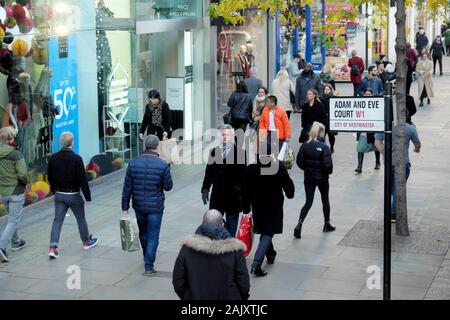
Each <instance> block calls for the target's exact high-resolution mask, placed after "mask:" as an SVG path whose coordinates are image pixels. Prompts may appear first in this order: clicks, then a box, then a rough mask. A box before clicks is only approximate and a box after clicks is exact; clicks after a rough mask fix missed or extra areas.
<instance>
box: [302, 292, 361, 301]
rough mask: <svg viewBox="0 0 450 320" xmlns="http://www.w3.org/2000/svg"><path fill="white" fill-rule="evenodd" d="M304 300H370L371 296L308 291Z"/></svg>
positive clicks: (303, 297)
mask: <svg viewBox="0 0 450 320" xmlns="http://www.w3.org/2000/svg"><path fill="white" fill-rule="evenodd" d="M302 300H369V297H363V296H353V295H348V294H342V293H341V294H336V293H327V292H319V291H308V292H306V293H305V294H304V295H303V296H302Z"/></svg>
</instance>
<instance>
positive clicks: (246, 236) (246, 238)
mask: <svg viewBox="0 0 450 320" xmlns="http://www.w3.org/2000/svg"><path fill="white" fill-rule="evenodd" d="M236 239H238V240H240V241H242V242H243V243H244V244H245V247H246V249H245V251H244V257H246V256H248V255H249V253H250V251H251V250H252V243H253V217H252V214H251V213H249V214H244V215H242V217H241V220H240V222H239V226H238V231H237V235H236Z"/></svg>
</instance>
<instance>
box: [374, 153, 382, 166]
mask: <svg viewBox="0 0 450 320" xmlns="http://www.w3.org/2000/svg"><path fill="white" fill-rule="evenodd" d="M380 166H381V163H380V153H379V152H378V151H375V170H379V169H380Z"/></svg>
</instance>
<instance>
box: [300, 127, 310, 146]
mask: <svg viewBox="0 0 450 320" xmlns="http://www.w3.org/2000/svg"><path fill="white" fill-rule="evenodd" d="M306 141H308V131H307V130H306V129H305V128H303V129H302V132H301V133H300V137H299V138H298V142H300V143H304V142H306Z"/></svg>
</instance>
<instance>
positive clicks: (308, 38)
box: [305, 6, 312, 62]
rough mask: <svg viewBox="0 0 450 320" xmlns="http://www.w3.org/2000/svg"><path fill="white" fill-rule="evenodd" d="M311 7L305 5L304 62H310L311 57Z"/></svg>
mask: <svg viewBox="0 0 450 320" xmlns="http://www.w3.org/2000/svg"><path fill="white" fill-rule="evenodd" d="M311 27H312V21H311V7H310V6H306V28H305V36H306V45H305V47H306V48H305V60H306V62H311V58H312V39H311V29H312V28H311Z"/></svg>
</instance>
